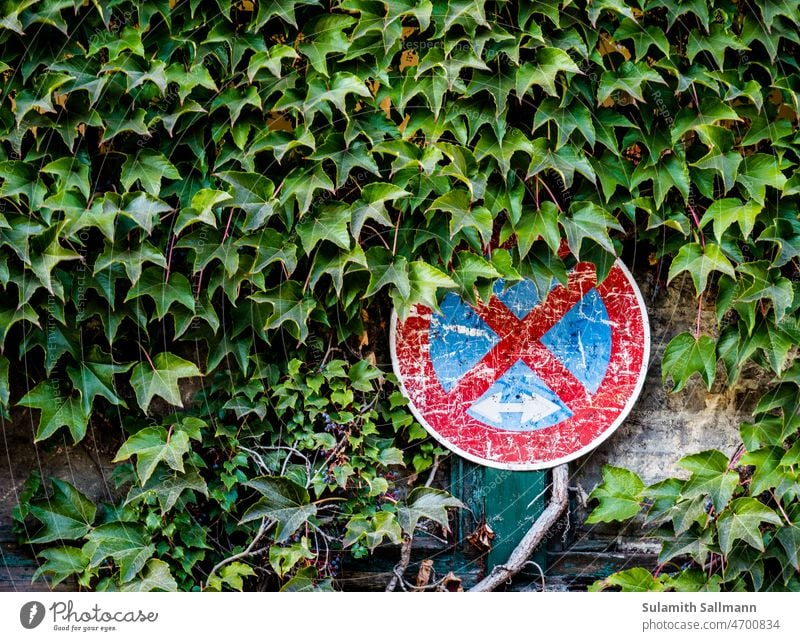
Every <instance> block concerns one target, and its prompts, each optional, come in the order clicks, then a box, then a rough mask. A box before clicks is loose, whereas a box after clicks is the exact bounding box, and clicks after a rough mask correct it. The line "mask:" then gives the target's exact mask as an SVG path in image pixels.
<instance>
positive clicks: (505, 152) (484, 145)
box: [475, 110, 539, 179]
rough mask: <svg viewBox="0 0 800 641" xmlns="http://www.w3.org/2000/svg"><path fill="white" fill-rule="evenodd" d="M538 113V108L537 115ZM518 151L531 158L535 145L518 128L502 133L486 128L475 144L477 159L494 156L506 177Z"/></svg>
mask: <svg viewBox="0 0 800 641" xmlns="http://www.w3.org/2000/svg"><path fill="white" fill-rule="evenodd" d="M538 113H539V112H538V110H537V115H538ZM517 152H522V153H524V154H526V155H527V156H528V157H529V158H530V156H531V154H532V153H533V145H532V144H531V142H530V140H528V138H527V137H526V136H525V134H523V133H522V132H521V131H520V130H519V129H516V128H512V129H509V130H507V131H503V133H502V134H500V135H498V133H497V132H496V131H495V130H494V129H484V133H483V134H481V137H480V139H479V140H478V143H477V144H476V145H475V159H476V160H478V161H481V160H483V159H484V158H486V157H487V156H491V157H492V158H494V159H495V160H496V161H497V163H498V165H499V166H500V172H501V174H502V176H503V178H504V179H506V178H507V177H508V172H509V171H511V159H512V158H513V156H514V154H515V153H517Z"/></svg>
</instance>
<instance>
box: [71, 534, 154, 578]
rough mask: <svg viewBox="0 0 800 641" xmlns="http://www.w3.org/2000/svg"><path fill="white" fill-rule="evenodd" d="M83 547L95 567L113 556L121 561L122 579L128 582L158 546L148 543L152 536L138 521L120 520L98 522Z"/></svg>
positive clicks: (116, 560) (118, 562) (118, 561)
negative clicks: (99, 523)
mask: <svg viewBox="0 0 800 641" xmlns="http://www.w3.org/2000/svg"><path fill="white" fill-rule="evenodd" d="M86 539H87V543H86V545H85V546H84V548H83V550H84V552H85V553H86V555H87V556H88V557H89V562H90V563H91V565H92V566H93V567H97V566H99V565H100V564H101V563H102V562H103V561H104V560H105V559H107V558H109V557H111V558H112V559H114V561H115V562H116V563H117V564H118V565H119V570H120V579H121V580H122V582H123V583H127V582H128V581H131V580H132V579H134V578H135V577H136V575H137V574H138V573H139V572H140V571H141V570H142V568H144V565H145V563H147V560H148V559H149V558H150V557H152V556H153V554H155V551H156V546H155V545H153V544H152V543H148V541H149V540H151V537H150V536H149V535H148V533H147V531H146V530H145V528H144V526H142V525H139V524H138V523H131V522H121V521H117V522H114V523H105V524H103V525H98V526H97V527H96V528H94V529H93V530H92V531H91V532H89V534H88V535H87V537H86Z"/></svg>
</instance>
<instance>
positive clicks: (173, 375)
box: [131, 352, 202, 413]
mask: <svg viewBox="0 0 800 641" xmlns="http://www.w3.org/2000/svg"><path fill="white" fill-rule="evenodd" d="M193 376H202V373H201V372H200V370H199V369H197V366H196V365H195V364H194V363H191V362H189V361H187V360H184V359H182V358H180V357H179V356H175V355H174V354H170V353H169V352H161V353H160V354H156V356H155V357H154V358H153V361H152V363H149V362H148V363H139V364H138V365H136V367H134V368H133V373H132V374H131V386H132V387H133V389H134V391H135V392H136V401H137V402H138V404H139V407H141V408H142V410H143V411H144V412H145V413H146V412H147V411H148V408H149V407H150V403H151V402H152V400H153V397H154V396H159V397H161V398H163V399H164V400H165V401H167V403H170V404H171V405H177V406H178V407H183V400H182V399H181V394H180V389H179V388H178V382H179V381H180V379H182V378H190V377H193Z"/></svg>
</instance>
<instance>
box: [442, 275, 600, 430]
mask: <svg viewBox="0 0 800 641" xmlns="http://www.w3.org/2000/svg"><path fill="white" fill-rule="evenodd" d="M494 293H495V295H496V296H497V298H498V299H499V300H500V302H501V303H503V305H504V306H505V307H507V308H508V309H509V311H511V312H512V313H513V314H514V316H516V317H517V318H518V319H519V320H522V319H523V318H525V317H526V316H527V315H528V314H529V313H530V312H531V311H532V310H533V309H534V307H536V306H537V305H538V304H539V303H540V302H541V301H540V298H539V295H538V293H537V290H536V287H535V285H534V284H533V282H532V281H530V280H524V281H521V282H519V283H517V284H515V285H513V286H511V287H509V288H507V289H506V288H504V286H503V283H502V281H499V282H498V283H497V285H495V288H494ZM611 340H612V338H611V322H610V320H609V317H608V310H607V309H606V306H605V304H604V303H603V300H602V298H601V297H600V294H599V293H598V291H597V290H596V289H594V288H592V289H591V290H589V291H588V292H587V293H586V294H585V295H584V296H583V298H582V299H581V300H580V301H578V302H577V303H576V304H575V305H573V307H572V308H571V309H570V310H569V311H567V313H566V314H564V315H563V316H562V317H561V318H559V319H558V320H557V321H556V322H555V323H554V324H553V325H552V327H550V329H549V330H548V331H547V332H546V333H545V334H544V335H543V336H542V337H541V339H540V342H541V343H542V345H544V346H545V347H546V348H547V349H548V351H550V352H551V353H552V355H553V356H554V357H555V358H556V359H557V360H558V361H559V362H560V363H561V364H562V365H563V366H564V367H565V368H566V369H567V370H569V372H570V373H571V374H572V375H573V376H574V377H575V378H576V379H578V380H579V381H580V382H581V384H583V386H584V387H585V388H586V390H587V391H588V392H589V393H590V394H594V393H595V392H597V390H598V388H599V387H600V384H601V382H602V380H603V378H604V377H605V374H606V370H607V369H608V364H609V361H610V359H611ZM499 342H500V337H499V336H498V335H497V334H496V333H495V332H493V331H492V329H491V328H490V327H489V326H488V325H487V324H486V322H485V321H484V320H483V319H482V318H481V317H480V316H479V315H478V314H477V313H476V312H475V310H474V309H472V307H470V306H469V305H467V304H466V303H465V302H464V301H462V300H461V298H460V297H458V296H457V295H456V294H453V293H450V294H448V295H447V296H446V297H445V299H444V301H442V305H441V312H440V313H438V314H433V316H432V317H431V324H430V343H429V344H430V357H431V362H432V364H433V369H434V371H435V373H436V376H437V378H438V379H439V383H440V384H441V386H442V388H443V389H444V391H445V392H449V391H450V390H452V389H453V387H454V386H455V385H456V384H457V383H458V382H459V381H460V380H461V379H462V378H463V377H464V375H465V374H467V372H469V371H470V370H471V369H472V368H474V367H475V366H476V365H477V364H478V363H479V362H480V361H481V359H482V358H483V357H484V356H485V355H486V354H487V353H488V352H489V351H490V350H491V349H492V348H493V347H495V346H496V345H497V344H498V343H499ZM487 373H488V374H490V372H487ZM467 413H468V414H469V415H470V416H472V417H473V418H475V419H477V420H479V421H481V422H482V423H485V424H487V425H491V426H492V427H496V428H498V429H503V430H511V431H531V430H539V429H543V428H545V427H549V426H551V425H555V424H556V423H559V422H561V421H563V420H565V419H567V418H569V417H570V416H572V412H571V411H570V409H569V408H568V407H567V406H566V405H565V404H564V402H563V401H562V400H561V399H560V398H559V397H558V395H557V394H556V393H555V392H554V391H553V390H552V389H550V387H548V385H547V384H546V383H545V382H544V381H543V380H542V379H541V378H540V377H539V376H537V375H536V373H535V372H534V371H533V370H532V369H531V368H530V367H529V366H528V365H527V364H526V363H525V362H523V361H522V360H517V361H516V362H515V363H514V364H513V365H512V366H511V367H510V368H509V369H508V370H507V371H506V372H504V373H503V375H502V376H500V378H498V379H497V380H496V381H495V382H494V383H493V384H492V385H491V387H490V388H489V389H488V390H487V391H486V392H485V393H484V394H483V395H482V396H481V397H480V398H478V399H476V400H475V401H473V402H472V404H471V405H470V408H469V410H467Z"/></svg>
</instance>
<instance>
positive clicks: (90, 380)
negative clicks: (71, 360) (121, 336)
mask: <svg viewBox="0 0 800 641" xmlns="http://www.w3.org/2000/svg"><path fill="white" fill-rule="evenodd" d="M110 359H111V356H110V355H105V354H103V353H102V352H101V351H100V348H99V347H97V346H96V345H94V346H92V348H91V349H90V351H89V354H88V355H87V358H85V359H83V360H81V361H80V365H79V366H78V367H77V368H76V367H67V374H69V377H70V380H71V381H72V386H73V387H74V388H75V389H77V390H80V391H81V400H82V401H83V412H84V414H86V415H87V416H88V415H89V414H90V413H91V410H92V404H93V403H94V399H95V397H97V396H102V397H103V398H104V399H106V400H107V401H108V402H109V403H111V404H112V405H121V406H122V407H128V406H127V405H126V404H125V401H123V400H122V399H121V398H120V397H119V395H118V394H117V391H116V386H115V385H114V375H115V374H122V373H124V372H127V371H128V370H129V369H130V368H131V367H133V363H127V364H116V363H113V362H108V361H109V360H110Z"/></svg>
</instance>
